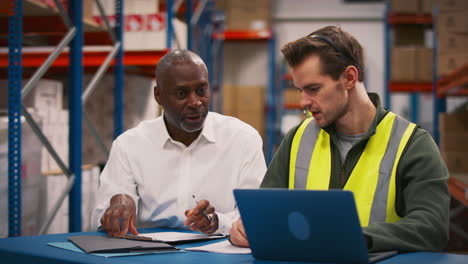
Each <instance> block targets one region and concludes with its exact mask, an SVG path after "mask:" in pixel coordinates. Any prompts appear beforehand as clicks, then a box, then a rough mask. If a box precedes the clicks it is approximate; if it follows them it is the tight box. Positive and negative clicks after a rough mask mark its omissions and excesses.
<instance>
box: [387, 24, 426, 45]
mask: <svg viewBox="0 0 468 264" xmlns="http://www.w3.org/2000/svg"><path fill="white" fill-rule="evenodd" d="M392 32H393V39H394V45H395V46H408V45H416V46H423V45H424V26H423V25H395V26H394V27H393V31H392Z"/></svg>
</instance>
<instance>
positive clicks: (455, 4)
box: [437, 0, 468, 13]
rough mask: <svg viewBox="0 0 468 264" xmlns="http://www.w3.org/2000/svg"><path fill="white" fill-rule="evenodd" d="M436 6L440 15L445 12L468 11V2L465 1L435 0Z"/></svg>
mask: <svg viewBox="0 0 468 264" xmlns="http://www.w3.org/2000/svg"><path fill="white" fill-rule="evenodd" d="M437 6H438V8H439V11H440V12H441V13H444V12H447V11H459V10H467V9H468V1H466V0H437Z"/></svg>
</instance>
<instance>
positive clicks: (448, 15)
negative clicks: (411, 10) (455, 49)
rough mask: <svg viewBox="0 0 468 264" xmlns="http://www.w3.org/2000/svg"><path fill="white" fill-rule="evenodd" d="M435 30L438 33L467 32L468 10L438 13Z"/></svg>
mask: <svg viewBox="0 0 468 264" xmlns="http://www.w3.org/2000/svg"><path fill="white" fill-rule="evenodd" d="M437 29H438V31H439V32H468V10H462V11H451V12H444V13H440V14H439V16H438V19H437Z"/></svg>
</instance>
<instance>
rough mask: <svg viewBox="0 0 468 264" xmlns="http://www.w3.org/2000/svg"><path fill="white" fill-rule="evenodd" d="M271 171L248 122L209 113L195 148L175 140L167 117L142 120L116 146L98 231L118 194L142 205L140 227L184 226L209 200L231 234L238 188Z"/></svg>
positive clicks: (96, 220) (103, 182) (103, 183)
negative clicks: (188, 212) (188, 216)
mask: <svg viewBox="0 0 468 264" xmlns="http://www.w3.org/2000/svg"><path fill="white" fill-rule="evenodd" d="M265 172H266V165H265V159H264V156H263V151H262V138H261V137H260V135H259V134H258V132H257V131H256V130H255V129H254V128H252V127H251V126H249V125H248V124H246V123H244V122H242V121H240V120H239V119H236V118H234V117H230V116H223V115H220V114H217V113H214V112H209V113H208V115H207V118H206V120H205V124H204V127H203V130H202V132H201V133H200V136H199V137H198V138H197V139H196V140H195V141H194V142H193V143H192V144H191V145H190V146H188V147H187V146H185V145H184V144H182V143H180V142H177V141H174V140H172V138H171V137H170V136H169V134H168V132H167V129H166V125H165V123H164V120H163V118H162V117H158V118H156V119H153V120H149V121H143V122H141V123H140V124H139V125H138V126H137V127H135V128H133V129H130V130H128V131H126V132H125V133H123V134H122V135H120V136H119V137H118V138H117V139H116V140H115V141H114V143H113V145H112V149H111V153H110V156H109V160H108V161H107V164H106V166H105V168H104V170H103V172H102V174H101V177H100V186H99V192H98V198H97V204H96V208H95V209H94V211H93V216H92V223H93V224H94V227H95V228H97V227H99V226H100V225H101V223H100V219H101V217H102V215H103V214H104V212H105V210H106V209H107V208H108V207H109V202H110V199H111V197H112V196H113V195H115V194H128V195H130V196H131V197H132V198H133V200H134V201H135V203H136V205H137V217H136V226H137V228H146V227H165V228H187V227H184V224H183V222H184V221H185V219H186V217H185V214H184V212H185V210H187V209H192V208H193V207H195V205H196V202H195V200H194V199H193V197H192V195H195V198H196V199H197V201H200V200H202V199H205V200H208V201H209V202H210V204H211V205H212V206H213V207H214V208H215V210H216V213H217V214H218V218H219V229H218V230H217V232H220V233H223V234H227V233H229V230H230V228H231V225H232V222H233V221H234V220H236V219H237V217H238V213H237V211H236V206H235V200H234V196H233V193H232V190H233V189H235V188H258V187H259V186H260V182H261V181H262V179H263V176H264V175H265Z"/></svg>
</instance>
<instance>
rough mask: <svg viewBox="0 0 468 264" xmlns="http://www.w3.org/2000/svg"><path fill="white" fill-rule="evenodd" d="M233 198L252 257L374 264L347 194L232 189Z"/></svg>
mask: <svg viewBox="0 0 468 264" xmlns="http://www.w3.org/2000/svg"><path fill="white" fill-rule="evenodd" d="M234 196H235V198H236V201H237V206H238V207H239V212H240V214H241V217H242V221H243V223H244V227H245V231H246V233H247V236H248V238H249V244H250V248H251V249H252V254H253V256H254V257H255V258H257V259H269V260H284V261H313V262H335V263H373V262H376V261H379V260H382V259H384V258H388V257H390V256H393V255H395V254H396V253H397V252H395V251H392V252H379V253H377V254H374V253H372V255H370V254H368V251H367V245H366V241H365V238H364V235H363V233H362V229H361V226H360V223H359V218H358V215H357V211H356V206H355V203H354V196H353V193H352V192H350V191H338V190H330V191H308V190H286V189H255V190H253V189H236V190H234Z"/></svg>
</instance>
